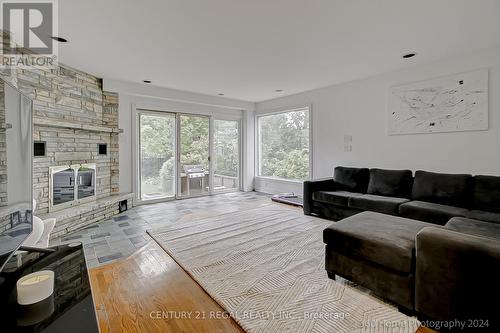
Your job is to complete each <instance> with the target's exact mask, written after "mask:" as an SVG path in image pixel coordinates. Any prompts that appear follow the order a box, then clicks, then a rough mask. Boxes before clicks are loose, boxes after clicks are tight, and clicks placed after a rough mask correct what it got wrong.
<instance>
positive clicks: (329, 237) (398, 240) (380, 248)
mask: <svg viewBox="0 0 500 333" xmlns="http://www.w3.org/2000/svg"><path fill="white" fill-rule="evenodd" d="M428 226H432V224H429V223H425V222H420V221H415V220H410V219H405V218H402V217H397V216H390V215H386V214H379V213H374V212H363V213H359V214H356V215H354V216H351V217H348V218H345V219H343V220H341V221H339V222H336V223H334V224H332V225H331V226H329V227H328V228H326V229H325V230H324V231H323V241H324V242H325V243H326V244H328V246H329V248H331V249H332V250H334V251H338V252H339V253H341V254H344V255H347V256H350V257H353V258H359V259H363V260H366V261H369V262H372V263H375V264H378V265H381V266H383V267H386V268H390V269H392V270H395V271H399V272H404V273H410V272H411V271H412V267H413V261H414V252H415V236H416V235H417V233H418V232H419V231H420V230H421V229H423V228H425V227H428Z"/></svg>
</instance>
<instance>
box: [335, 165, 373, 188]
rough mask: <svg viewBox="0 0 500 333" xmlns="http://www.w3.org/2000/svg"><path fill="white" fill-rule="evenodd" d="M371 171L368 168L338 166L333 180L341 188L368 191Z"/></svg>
mask: <svg viewBox="0 0 500 333" xmlns="http://www.w3.org/2000/svg"><path fill="white" fill-rule="evenodd" d="M369 177H370V171H369V170H368V169H367V168H346V167H336V168H335V170H334V172H333V180H334V181H335V183H336V185H337V186H338V189H339V190H342V191H349V192H358V193H366V189H367V187H368V179H369Z"/></svg>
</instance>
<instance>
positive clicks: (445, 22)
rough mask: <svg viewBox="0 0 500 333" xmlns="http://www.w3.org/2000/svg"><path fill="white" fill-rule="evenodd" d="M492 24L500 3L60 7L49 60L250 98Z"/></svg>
mask: <svg viewBox="0 0 500 333" xmlns="http://www.w3.org/2000/svg"><path fill="white" fill-rule="evenodd" d="M499 17H500V1H499V0H142V1H139V0H61V1H59V35H60V36H63V37H66V38H68V39H69V41H70V42H69V43H68V44H64V45H61V47H60V50H59V54H60V59H61V61H62V62H63V63H66V64H68V65H70V66H73V67H76V68H79V69H82V70H85V71H88V72H90V73H93V74H95V75H98V76H100V77H103V78H109V79H117V80H125V81H132V82H140V81H141V80H143V79H150V80H152V81H153V84H154V85H158V86H163V87H169V88H175V89H181V90H187V91H193V92H199V93H204V94H209V95H217V93H220V92H222V93H225V96H226V97H230V98H235V99H241V100H245V101H251V102H256V101H262V100H267V99H271V98H276V97H279V96H283V95H289V94H293V93H297V92H302V91H306V90H311V89H315V88H319V87H324V86H328V85H331V84H335V83H339V82H344V81H350V80H354V79H359V78H363V77H367V76H371V75H374V74H378V73H383V72H387V71H392V70H396V69H400V68H404V67H409V66H414V65H417V64H422V63H428V62H431V61H434V60H437V59H441V58H445V57H449V56H455V55H460V54H463V53H467V52H471V51H474V50H476V49H481V48H487V47H491V46H495V45H498V44H500V18H499ZM409 51H416V52H418V56H417V57H415V58H414V59H412V60H406V61H405V60H403V59H401V56H402V55H403V54H404V53H406V52H409ZM276 89H283V90H284V92H282V93H276V92H275V90H276Z"/></svg>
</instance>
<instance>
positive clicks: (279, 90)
mask: <svg viewBox="0 0 500 333" xmlns="http://www.w3.org/2000/svg"><path fill="white" fill-rule="evenodd" d="M275 91H276V92H283V89H276V90H275Z"/></svg>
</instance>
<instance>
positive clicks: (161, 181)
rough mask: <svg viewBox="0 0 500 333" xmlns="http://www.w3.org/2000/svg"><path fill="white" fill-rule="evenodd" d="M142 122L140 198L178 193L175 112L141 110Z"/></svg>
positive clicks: (170, 195)
mask: <svg viewBox="0 0 500 333" xmlns="http://www.w3.org/2000/svg"><path fill="white" fill-rule="evenodd" d="M138 123H139V178H140V181H139V199H140V200H141V201H147V200H158V199H164V198H169V197H174V196H175V164H176V163H175V156H176V154H175V152H176V118H175V114H171V113H159V112H148V111H141V112H139V115H138Z"/></svg>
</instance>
